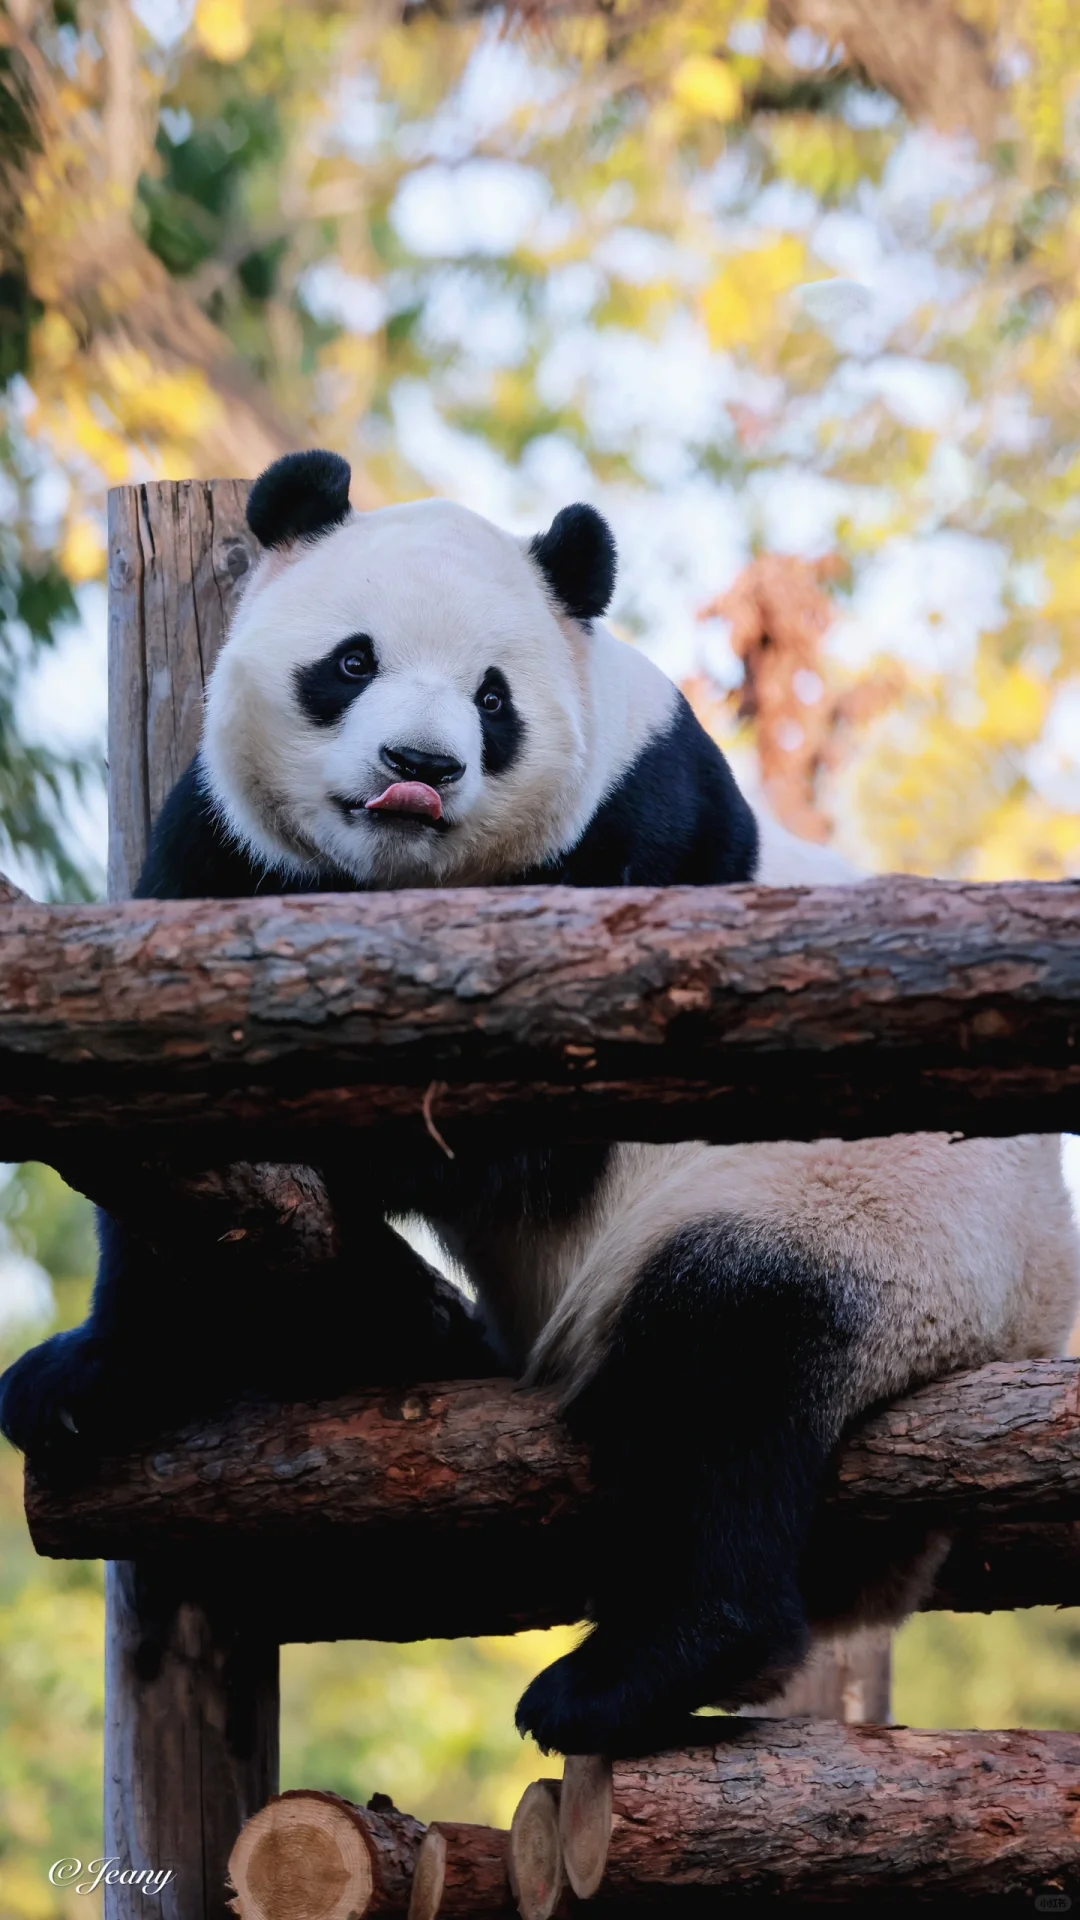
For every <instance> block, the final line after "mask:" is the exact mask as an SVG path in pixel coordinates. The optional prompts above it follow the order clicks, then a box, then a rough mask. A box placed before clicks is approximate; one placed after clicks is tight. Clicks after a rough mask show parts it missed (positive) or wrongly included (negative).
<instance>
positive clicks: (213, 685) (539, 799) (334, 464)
mask: <svg viewBox="0 0 1080 1920" xmlns="http://www.w3.org/2000/svg"><path fill="white" fill-rule="evenodd" d="M349 478H350V475H349V468H348V466H347V464H346V462H345V461H344V460H341V459H339V458H338V457H337V456H336V455H335V454H330V453H301V454H290V455H288V456H287V457H286V458H285V459H283V460H279V461H277V462H276V463H275V464H274V465H273V466H272V467H270V468H268V469H267V471H266V472H265V473H264V474H263V475H262V476H261V478H260V479H258V480H257V481H256V482H255V485H254V487H253V488H252V491H251V497H250V501H249V505H248V522H249V525H250V527H251V530H252V532H253V533H254V535H255V536H256V538H257V540H258V541H259V543H260V545H261V547H262V549H263V553H262V556H261V558H260V561H259V564H258V566H257V567H256V569H255V570H254V572H253V575H252V578H251V582H250V584H249V586H248V587H247V589H246V591H245V593H244V596H243V598H242V600H241V602H240V605H239V608H238V611H237V614H236V617H235V619H234V621H233V624H232V627H231V630H230V633H229V635H228V638H227V640H226V642H225V645H224V647H223V649H222V652H221V655H220V657H219V659H218V662H217V664H216V666H215V669H214V672H213V674H212V676H211V679H210V684H209V687H208V690H207V706H206V726H205V733H204V740H203V750H202V766H203V777H204V779H205V780H206V781H207V783H208V786H209V789H210V792H211V796H212V798H213V800H214V802H215V804H216V806H217V808H218V810H219V811H220V813H221V814H222V816H223V817H224V819H225V821H226V823H227V825H228V827H229V828H230V829H231V831H232V832H233V833H234V834H235V835H236V836H237V837H238V838H239V839H240V840H241V841H242V842H243V843H244V845H245V846H246V847H247V848H248V850H249V851H250V852H251V854H252V855H253V856H254V857H255V859H256V860H257V861H258V862H259V863H261V864H266V865H269V866H271V867H273V868H276V869H278V870H285V871H290V872H293V873H302V872H304V871H317V870H318V869H320V868H321V869H324V870H325V869H326V868H327V867H330V868H332V869H338V870H340V871H343V872H345V873H347V874H348V875H350V876H351V877H352V878H354V879H355V880H356V881H358V882H360V884H362V885H366V886H376V887H378V886H424V885H454V884H457V885H469V884H473V883H475V884H481V883H483V882H485V881H495V880H498V879H500V878H507V877H511V876H512V875H513V874H515V873H517V872H519V871H521V870H522V869H524V868H526V867H529V866H532V865H535V864H537V863H538V862H541V861H543V860H545V859H548V858H550V857H551V856H552V855H553V854H555V853H556V852H558V851H559V850H560V848H561V846H562V845H564V844H566V843H567V841H568V840H569V838H571V837H572V835H573V832H574V830H575V823H576V822H577V821H578V820H579V819H580V813H581V802H582V795H583V793H584V789H585V786H586V784H587V781H588V779H589V760H590V743H589V740H588V737H587V736H588V732H589V726H588V717H587V705H588V685H589V671H588V651H589V645H590V633H589V625H590V622H591V621H592V620H593V619H594V618H595V617H596V616H598V615H599V614H601V613H603V612H604V610H605V608H606V607H607V604H608V601H609V599H610V597H611V592H612V588H613V585H614V577H615V547H614V542H613V540H612V537H611V533H610V531H609V529H608V527H607V525H606V523H605V521H604V520H602V519H601V517H600V515H599V514H598V513H596V512H595V511H594V510H593V509H592V508H591V507H586V506H573V507H567V508H566V509H565V510H564V511H563V512H562V513H560V514H558V515H557V517H556V519H555V520H554V522H553V523H552V525H551V527H550V528H549V529H548V531H547V532H546V533H545V534H543V535H538V536H537V537H536V538H535V539H534V540H532V541H531V542H528V541H521V540H518V539H515V538H514V537H513V536H511V535H509V534H506V533H503V532H501V531H500V530H499V529H498V528H496V527H494V526H492V525H491V524H490V523H489V522H488V521H486V520H483V519H481V518H480V516H479V515H478V514H475V513H471V512H469V511H468V510H467V509H465V508H464V507H459V506H455V505H453V504H451V503H449V502H446V501H421V502H417V503H415V504H413V505H410V506H401V507H387V508H382V509H379V510H377V511H374V512H370V513H354V512H353V510H352V509H351V507H350V505H349V498H348V487H349Z"/></svg>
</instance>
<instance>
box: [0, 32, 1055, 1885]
mask: <svg viewBox="0 0 1080 1920" xmlns="http://www.w3.org/2000/svg"><path fill="white" fill-rule="evenodd" d="M1078 77H1080V9H1077V8H1076V7H1075V6H1073V5H1071V4H1070V0H771V3H769V4H766V0H604V4H603V5H602V6H601V5H598V4H596V0H523V4H522V5H521V6H520V7H519V8H518V9H517V11H516V12H515V11H512V12H510V13H507V12H505V11H500V10H498V9H496V8H494V7H488V6H487V5H486V4H485V0H437V4H436V3H434V0H433V3H432V4H417V5H412V6H410V5H403V4H402V3H401V0H394V4H390V3H389V0H351V4H350V3H348V0H306V3H305V0H197V3H196V0H139V3H138V4H131V3H130V0H54V4H52V5H49V4H34V3H33V0H0V517H2V523H3V524H2V529H0V866H3V867H4V868H5V869H6V870H7V871H8V872H9V873H11V875H12V876H13V877H14V878H16V879H17V880H19V881H20V882H21V883H22V884H23V885H24V886H26V887H27V888H28V890H29V891H31V892H32V893H34V894H36V895H38V896H39V897H53V898H55V897H67V898H78V897H84V896H89V897H93V896H94V895H96V894H99V893H100V892H101V891H102V885H103V878H102V877H103V869H104V850H105V849H104V839H105V811H104V800H103V793H104V787H103V777H104V765H103V754H104V714H105V649H104V610H105V585H104V575H105V537H104V526H105V521H104V513H105V495H106V490H107V488H108V487H109V486H111V485H116V484H118V483H123V482H128V481H135V480H139V479H143V478H147V477H152V476H167V477H181V476H185V475H206V476H209V475H225V474H234V475H253V474H254V473H256V472H257V471H258V470H259V469H260V467H261V466H263V465H264V464H265V463H266V461H267V460H269V459H271V458H272V457H274V456H275V455H276V454H278V453H280V452H282V451H285V450H287V449H288V448H291V447H295V446H301V445H305V444H328V445H331V446H333V447H335V448H337V449H339V450H340V451H342V452H345V453H347V454H348V455H349V456H350V458H351V459H352V461H353V466H354V478H355V484H354V498H355V500H356V503H357V504H358V505H360V506H374V505H378V504H380V503H382V502H387V501H392V500H397V499H403V498H413V497H416V496H418V495H421V494H425V493H436V492H437V493H442V494H447V495H450V496H451V497H453V498H455V499H458V500H460V501H463V502H464V503H466V504H467V505H470V506H473V507H475V508H478V509H479V510H480V511H481V512H484V513H486V514H488V515H489V516H491V517H492V518H495V519H497V520H499V521H500V522H501V523H502V524H504V525H507V526H510V527H512V528H515V529H518V530H521V531H523V532H525V531H531V530H534V529H536V528H538V527H541V526H543V525H545V524H546V523H547V521H548V520H549V519H550V517H551V515H552V514H553V513H554V512H555V511H556V510H557V509H558V508H559V507H560V506H562V505H565V504H566V503H567V502H568V501H571V500H574V499H588V500H592V501H595V502H596V503H597V504H598V505H599V506H600V507H601V508H602V509H603V510H604V511H605V512H606V513H607V514H608V515H609V517H610V519H611V521H612V523H613V525H614V527H615V529H616V532H617V534H618V537H619V542H620V547H621V553H622V568H621V573H620V581H619V589H618V597H617V601H616V605H615V609H614V618H615V624H616V626H617V628H618V630H619V632H620V633H621V634H622V635H623V636H624V637H625V638H626V639H627V641H628V642H629V643H631V644H635V645H638V646H641V647H643V648H645V649H647V650H648V652H649V653H650V654H651V655H653V657H655V658H656V659H657V660H658V661H659V662H660V663H661V664H662V665H663V666H664V667H665V668H666V669H667V670H668V671H669V672H670V673H671V674H672V675H673V676H674V677H675V678H676V679H677V680H679V681H680V682H681V683H682V684H683V686H684V687H685V688H686V690H687V692H688V694H689V696H690V698H691V699H692V700H693V701H694V703H695V705H696V706H697V708H698V711H699V712H700V713H701V714H702V716H703V717H704V719H705V720H706V722H707V724H708V725H710V727H711V728H712V729H713V730H714V731H715V732H716V734H717V736H718V737H719V738H720V739H721V740H722V741H723V742H724V744H725V746H726V747H728V748H729V749H730V751H731V752H732V754H733V756H734V758H735V760H736V762H737V764H738V767H739V771H740V774H741V775H742V777H743V778H744V779H745V780H746V781H747V782H749V783H751V784H756V785H757V786H758V788H759V789H762V788H763V789H764V793H765V796H766V798H767V799H768V801H769V803H770V804H771V805H772V806H773V808H774V810H775V811H776V812H777V813H779V814H780V815H781V817H783V818H785V819H786V820H787V821H788V822H789V823H790V824H792V825H794V826H796V827H797V828H798V830H800V831H803V832H806V833H809V834H811V835H812V836H814V837H817V838H827V837H828V836H829V835H830V834H832V835H834V836H835V838H836V841H837V843H838V844H839V845H840V846H841V847H842V848H843V850H844V851H846V852H847V853H848V854H849V855H851V856H852V857H854V858H855V859H856V860H858V861H860V862H862V863H863V864H865V865H866V866H867V867H869V868H878V869H882V868H884V869H897V868H899V869H903V870H906V871H914V872H923V873H937V874H944V875H955V876H971V877H974V878H978V879H998V878H1005V877H1010V876H1021V875H1029V876H1034V877H1042V878H1056V877H1060V876H1063V875H1066V874H1069V873H1076V872H1077V871H1080V546H1078V544H1077V522H1078V519H1080V374H1078V349H1080V279H1078V270H1080V193H1078V190H1077V166H1078V161H1080V90H1078ZM1070 1153H1071V1158H1070V1165H1075V1164H1076V1160H1075V1150H1074V1149H1070ZM92 1258H93V1254H92V1236H91V1229H90V1221H89V1217H88V1209H87V1207H86V1204H85V1202H83V1201H82V1200H80V1199H79V1198H78V1197H76V1196H75V1195H73V1194H71V1193H69V1192H68V1191H67V1190H66V1189H65V1188H64V1187H63V1186H62V1184H61V1183H60V1182H59V1180H58V1179H57V1178H56V1177H55V1176H54V1175H53V1174H51V1173H50V1172H48V1171H47V1170H45V1169H43V1168H41V1167H37V1166H30V1167H23V1168H19V1169H10V1170H8V1172H7V1173H6V1174H5V1175H4V1176H3V1184H2V1188H0V1347H2V1349H3V1351H2V1354H0V1358H2V1359H4V1360H5V1361H6V1359H8V1358H10V1357H12V1356H13V1355H14V1354H15V1353H16V1352H18V1351H19V1350H20V1349H21V1348H22V1347H23V1346H24V1345H26V1344H27V1343H28V1342H29V1341H31V1340H33V1339H37V1338H40V1337H41V1335H42V1333H43V1332H45V1331H47V1330H48V1328H49V1327H50V1326H53V1325H65V1324H70V1323H71V1322H73V1321H75V1320H77V1319H78V1318H80V1317H81V1316H82V1314H83V1311H84V1308H85V1304H86V1298H87V1292H88V1288H89V1284H90V1277H91V1271H92ZM147 1363H148V1364H150V1365H152V1364H154V1356H152V1355H148V1356H147ZM0 1554H2V1559H0V1912H2V1914H3V1916H4V1920H54V1917H57V1916H69V1915H74V1914H75V1913H76V1912H78V1913H79V1914H80V1915H81V1916H84V1920H86V1917H87V1916H88V1915H89V1913H90V1911H91V1910H92V1907H93V1902H90V1901H88V1900H86V1899H80V1898H78V1897H77V1896H75V1895H73V1894H71V1893H67V1894H65V1893H63V1892H61V1891H57V1890H54V1889H52V1888H50V1887H49V1885H48V1881H47V1868H48V1865H49V1864H50V1862H52V1861H53V1860H55V1859H57V1858H58V1857H60V1856H61V1855H65V1854H71V1853H78V1854H81V1855H82V1856H83V1857H85V1858H89V1857H92V1856H93V1855H94V1854H96V1853H97V1852H98V1851H99V1850H100V1806H99V1802H100V1755H101V1721H102V1677H101V1649H102V1613H103V1605H102V1579H101V1569H100V1567H97V1566H63V1565H51V1564H49V1563H47V1562H38V1561H36V1560H35V1558H34V1556H33V1554H32V1552H31V1549H30V1547H29V1543H28V1541H27V1538H26V1533H25V1528H24V1526H23V1522H22V1515H21V1505H20V1497H19V1472H18V1463H17V1461H16V1459H15V1458H14V1456H12V1455H11V1454H10V1453H9V1452H5V1453H4V1454H2V1455H0ZM567 1639H568V1635H567V1634H561V1635H558V1636H551V1637H545V1636H541V1635H528V1636H524V1637H523V1638H522V1639H519V1640H515V1641H503V1642H477V1643H457V1644H453V1645H430V1646H421V1647H416V1648H408V1649H394V1648H378V1647H367V1646H341V1647H316V1648H305V1649H300V1648H296V1649H289V1650H287V1652H286V1654H285V1656H284V1691H285V1724H284V1779H285V1784H288V1785H299V1784H308V1785H318V1786H321V1787H331V1788H336V1789H338V1790H339V1791H341V1792H343V1793H346V1794H350V1795H352V1796H354V1797H356V1798H360V1799H363V1798H366V1797H367V1796H368V1795H369V1794H370V1793H371V1792H372V1791H373V1790H375V1789H378V1790H381V1791H383V1792H389V1793H391V1794H392V1795H393V1797H394V1799H395V1800H396V1801H397V1803H398V1804H399V1805H402V1806H404V1807H407V1808H409V1809H410V1810H411V1811H413V1812H415V1813H417V1814H419V1815H421V1816H425V1817H431V1816H437V1815H443V1816H447V1817H458V1818H478V1819H492V1820H496V1821H500V1822H506V1821H507V1820H508V1818H509V1815H510V1812H511V1810H512V1808H513V1805H514V1803H515V1801H516V1799H517V1797H518V1795H519V1793H520V1791H521V1788H522V1786H523V1784H524V1783H525V1781H526V1780H527V1779H528V1778H531V1777H534V1776H535V1774H536V1773H537V1772H538V1771H542V1770H543V1769H542V1768H541V1767H538V1764H537V1756H536V1755H535V1753H534V1752H530V1751H528V1750H526V1749H525V1748H524V1747H523V1746H522V1745H521V1743H520V1742H519V1741H518V1739H517V1736H516V1734H515V1733H514V1732H513V1727H512V1709H513V1704H514V1701H515V1699H516V1696H517V1693H518V1691H519V1690H520V1688H521V1686H522V1684H523V1683H524V1681H525V1680H526V1679H527V1678H528V1677H529V1675H530V1674H531V1673H532V1672H533V1671H535V1669H536V1668H537V1666H538V1665H540V1664H541V1663H542V1661H543V1660H544V1659H546V1658H548V1657H551V1654H552V1652H553V1650H557V1649H555V1648H554V1647H553V1645H552V1644H551V1643H552V1642H553V1641H554V1640H558V1641H559V1642H560V1643H561V1644H566V1642H567ZM1078 1654H1080V1617H1078V1616H1077V1615H1075V1614H1070V1613H1053V1612H1049V1611H1035V1612H1031V1613H1026V1614H1020V1615H1016V1616H1001V1617H992V1618H989V1619H983V1618H960V1617H950V1616H940V1615H939V1616H930V1617H927V1618H924V1619H919V1620H916V1621H915V1622H913V1623H912V1624H911V1625H910V1626H908V1627H907V1628H906V1629H905V1630H904V1632H903V1633H902V1634H901V1636H900V1639H899V1646H898V1654H897V1681H896V1713H897V1716H898V1717H899V1718H901V1719H906V1720H910V1721H913V1722H917V1723H921V1724H923V1725H929V1726H934V1725H946V1724H947V1725H952V1726H979V1725H991V1726H1007V1725H1010V1724H1029V1725H1035V1726H1045V1727H1063V1726H1065V1727H1067V1726H1080V1660H1078V1659H1077V1655H1078Z"/></svg>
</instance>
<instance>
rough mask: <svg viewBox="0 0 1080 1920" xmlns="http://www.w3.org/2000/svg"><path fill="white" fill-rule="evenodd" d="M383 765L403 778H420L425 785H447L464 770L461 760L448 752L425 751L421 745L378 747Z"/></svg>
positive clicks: (459, 777)
mask: <svg viewBox="0 0 1080 1920" xmlns="http://www.w3.org/2000/svg"><path fill="white" fill-rule="evenodd" d="M379 758H380V760H381V761H382V763H383V766H384V767H389V769H390V771H391V773H396V774H397V775H398V776H399V778H400V779H403V780H422V781H423V782H424V784H425V786H429V787H449V786H451V785H452V784H453V782H454V781H455V780H460V779H461V776H462V774H463V773H464V771H465V763H464V761H463V760H454V759H453V758H452V757H451V755H450V754H448V753H425V751H424V749H423V747H380V748H379Z"/></svg>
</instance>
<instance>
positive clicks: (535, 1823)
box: [509, 1780, 563, 1920]
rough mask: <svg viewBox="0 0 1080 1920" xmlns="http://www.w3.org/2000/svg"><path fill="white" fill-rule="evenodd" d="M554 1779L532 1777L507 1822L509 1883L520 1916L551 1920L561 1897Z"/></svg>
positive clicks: (527, 1919)
mask: <svg viewBox="0 0 1080 1920" xmlns="http://www.w3.org/2000/svg"><path fill="white" fill-rule="evenodd" d="M560 1791H561V1783H560V1782H559V1781H558V1780H534V1781H533V1782H532V1784H531V1786H528V1787H526V1789H525V1791H524V1793H523V1794H522V1796H521V1799H520V1800H519V1801H518V1804H517V1807H516V1809H515V1812H514V1818H513V1820H512V1821H511V1823H510V1847H509V1871H510V1887H511V1891H512V1892H513V1896H514V1903H515V1905H516V1907H517V1910H518V1913H519V1914H520V1915H521V1920H551V1916H552V1914H553V1913H554V1912H555V1910H556V1908H557V1907H558V1905H559V1901H560V1899H561V1897H562V1890H563V1859H562V1842H561V1840H560V1837H559V1794H560Z"/></svg>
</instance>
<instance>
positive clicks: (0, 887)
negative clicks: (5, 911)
mask: <svg viewBox="0 0 1080 1920" xmlns="http://www.w3.org/2000/svg"><path fill="white" fill-rule="evenodd" d="M29 899H30V895H29V894H28V893H24V892H23V890H22V888H21V887H17V886H16V885H15V882H14V880H9V879H8V877H7V874H6V873H0V907H14V906H16V905H20V906H21V905H23V904H25V903H26V902H27V901H29Z"/></svg>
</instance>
